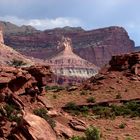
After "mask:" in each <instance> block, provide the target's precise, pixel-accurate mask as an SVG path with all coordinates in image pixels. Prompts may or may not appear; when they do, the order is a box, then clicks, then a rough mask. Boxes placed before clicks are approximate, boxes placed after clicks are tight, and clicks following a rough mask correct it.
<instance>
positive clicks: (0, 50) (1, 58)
mask: <svg viewBox="0 0 140 140" xmlns="http://www.w3.org/2000/svg"><path fill="white" fill-rule="evenodd" d="M32 64H34V62H33V61H31V60H30V59H28V58H26V57H25V56H23V55H21V54H20V53H19V52H17V51H15V50H14V49H13V48H11V47H9V46H6V45H5V44H4V39H3V33H2V30H0V65H13V66H21V65H22V66H23V65H32Z"/></svg>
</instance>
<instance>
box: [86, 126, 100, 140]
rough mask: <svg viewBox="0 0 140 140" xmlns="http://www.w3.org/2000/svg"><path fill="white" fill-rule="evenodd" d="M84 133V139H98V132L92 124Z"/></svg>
mask: <svg viewBox="0 0 140 140" xmlns="http://www.w3.org/2000/svg"><path fill="white" fill-rule="evenodd" d="M85 135H86V140H100V132H99V130H98V129H97V128H96V127H94V126H90V127H89V128H87V130H86V131H85Z"/></svg>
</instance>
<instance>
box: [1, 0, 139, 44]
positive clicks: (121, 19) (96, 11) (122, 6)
mask: <svg viewBox="0 0 140 140" xmlns="http://www.w3.org/2000/svg"><path fill="white" fill-rule="evenodd" d="M139 14H140V0H0V20H3V21H9V22H12V23H14V24H17V25H19V26H21V25H31V26H34V27H35V28H37V29H40V30H45V29H51V28H56V27H64V26H72V27H79V26H81V27H82V28H84V29H86V30H91V29H97V28H102V27H109V26H121V27H124V28H125V29H126V30H127V32H128V34H129V36H130V38H131V39H132V40H134V41H135V44H136V46H137V45H140V16H139Z"/></svg>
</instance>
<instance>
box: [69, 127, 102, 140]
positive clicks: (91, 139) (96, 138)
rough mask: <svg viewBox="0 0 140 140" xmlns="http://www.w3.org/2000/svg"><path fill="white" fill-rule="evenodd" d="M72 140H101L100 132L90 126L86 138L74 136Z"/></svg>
mask: <svg viewBox="0 0 140 140" xmlns="http://www.w3.org/2000/svg"><path fill="white" fill-rule="evenodd" d="M70 140H100V131H99V130H98V129H97V128H96V127H94V126H90V127H89V128H87V129H86V131H85V136H83V137H80V136H73V137H72V138H71V139H70Z"/></svg>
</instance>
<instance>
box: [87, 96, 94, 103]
mask: <svg viewBox="0 0 140 140" xmlns="http://www.w3.org/2000/svg"><path fill="white" fill-rule="evenodd" d="M87 103H95V98H94V97H89V98H87Z"/></svg>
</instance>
